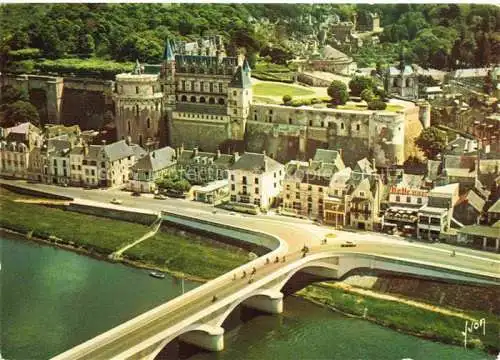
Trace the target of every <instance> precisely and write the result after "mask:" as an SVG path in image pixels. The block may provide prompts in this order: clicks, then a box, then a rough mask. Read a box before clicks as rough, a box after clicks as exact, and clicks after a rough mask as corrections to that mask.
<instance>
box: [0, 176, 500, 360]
mask: <svg viewBox="0 0 500 360" xmlns="http://www.w3.org/2000/svg"><path fill="white" fill-rule="evenodd" d="M0 182H4V183H10V184H24V186H27V187H29V188H32V189H35V190H41V191H47V192H51V193H57V194H59V195H66V196H70V197H74V198H81V199H85V200H91V201H98V202H100V203H102V204H106V205H108V206H112V205H109V201H110V200H111V199H113V198H118V199H120V200H123V206H127V207H134V208H137V209H147V210H153V211H160V210H166V211H171V212H174V213H178V214H182V215H188V216H194V217H196V218H199V219H203V220H209V221H216V222H219V223H224V224H228V225H234V226H241V227H245V228H250V229H254V230H257V231H262V232H266V233H269V234H272V235H275V236H278V237H280V238H281V239H282V240H284V241H285V242H286V244H287V245H288V249H287V254H286V263H285V264H283V263H273V262H271V264H266V262H265V256H264V257H263V258H261V259H259V260H258V261H259V264H260V265H258V266H257V273H256V275H255V276H254V278H255V280H254V281H255V282H257V281H258V280H259V279H261V278H263V277H266V276H268V275H269V274H271V273H272V272H276V271H277V270H279V269H280V268H282V267H284V266H286V265H288V264H290V263H292V262H294V261H297V260H299V259H300V258H301V256H302V255H301V252H300V249H301V248H302V247H303V246H304V245H307V246H308V247H309V248H310V249H311V252H312V253H316V252H324V251H327V250H328V251H342V252H361V253H367V254H374V255H383V256H391V257H398V258H405V259H408V260H413V261H420V262H425V263H431V264H438V265H441V266H445V267H446V266H449V267H452V268H459V269H462V270H465V271H470V272H475V273H482V274H486V275H489V276H493V277H497V278H500V255H499V254H493V253H483V252H479V251H476V250H472V249H461V248H460V250H457V251H456V256H455V257H452V256H450V250H449V249H450V247H444V248H443V245H439V246H433V245H424V244H421V243H414V242H409V241H406V240H403V239H400V238H397V237H391V236H385V235H383V234H378V233H369V232H362V233H355V232H348V231H340V230H334V229H331V228H328V227H323V226H318V225H315V224H312V223H311V222H310V221H303V220H299V219H295V218H288V217H283V216H277V215H260V216H252V215H248V216H243V215H239V214H238V215H236V214H234V215H233V214H232V213H229V212H226V211H222V210H217V212H216V213H213V210H214V208H213V207H212V206H209V205H207V204H202V203H197V202H192V201H187V200H182V199H167V200H156V199H153V198H152V197H151V196H141V197H132V196H130V193H127V192H123V191H120V190H83V189H80V188H69V187H68V188H63V187H54V186H51V185H45V184H26V182H22V181H11V180H0ZM115 207H116V206H115ZM328 233H334V234H335V237H333V238H331V239H329V241H328V244H326V245H321V240H322V239H323V238H324V237H325V235H326V234H328ZM346 240H354V241H356V243H357V246H356V247H352V248H344V247H341V244H342V243H343V242H345V241H346ZM271 260H272V259H271ZM251 271H252V268H251V267H250V266H249V267H248V268H247V269H246V273H247V274H250V273H251ZM241 276H242V273H241V274H238V279H236V280H232V281H231V280H229V281H227V282H222V283H220V284H218V283H213V282H209V283H207V284H206V285H205V286H204V287H202V288H203V289H200V293H199V294H197V295H196V296H195V297H192V298H189V297H188V298H186V301H183V302H181V303H178V304H177V305H175V306H172V307H168V308H167V309H166V310H165V311H163V312H161V313H160V314H159V315H158V316H154V317H152V318H151V320H150V321H149V324H148V326H140V327H131V328H130V329H129V330H127V331H124V332H123V333H121V334H120V336H119V338H118V339H117V340H116V341H111V342H109V343H107V344H104V345H102V346H99V347H98V348H97V349H94V350H92V349H93V347H92V346H91V347H89V350H86V351H84V354H82V356H77V357H74V355H75V354H73V355H72V357H71V358H72V359H73V358H78V359H108V358H111V357H113V356H117V355H118V354H120V353H122V352H123V351H125V350H126V349H127V348H129V347H130V346H131V344H138V343H140V342H142V341H145V340H147V339H149V338H150V337H151V336H153V335H156V334H159V333H160V332H161V331H164V330H165V329H169V328H170V327H172V326H174V325H176V324H178V323H179V322H180V321H181V320H185V319H187V318H188V317H190V316H196V314H197V313H199V312H200V311H201V310H203V309H206V308H208V307H210V306H214V307H215V306H217V305H218V304H217V303H212V297H213V296H217V298H218V300H217V302H224V301H229V298H230V297H231V296H232V295H233V294H234V293H236V292H238V290H240V289H242V288H244V287H245V286H248V275H247V277H246V278H244V279H242V278H241ZM210 284H213V285H211V286H210ZM62 358H64V357H62ZM68 358H69V357H68Z"/></svg>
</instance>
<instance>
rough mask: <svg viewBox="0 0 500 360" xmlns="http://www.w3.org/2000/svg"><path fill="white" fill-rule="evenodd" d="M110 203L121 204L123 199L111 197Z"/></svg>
mask: <svg viewBox="0 0 500 360" xmlns="http://www.w3.org/2000/svg"><path fill="white" fill-rule="evenodd" d="M110 203H111V204H115V205H121V204H122V203H123V201H121V200H119V199H117V198H113V199H112V200H111V201H110Z"/></svg>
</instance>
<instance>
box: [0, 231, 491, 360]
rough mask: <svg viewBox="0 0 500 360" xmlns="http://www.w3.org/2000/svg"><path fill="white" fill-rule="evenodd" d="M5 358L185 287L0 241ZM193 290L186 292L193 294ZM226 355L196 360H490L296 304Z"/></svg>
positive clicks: (250, 326)
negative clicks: (410, 359)
mask: <svg viewBox="0 0 500 360" xmlns="http://www.w3.org/2000/svg"><path fill="white" fill-rule="evenodd" d="M0 246H1V247H0V250H1V265H2V268H1V292H0V295H1V314H0V315H1V318H0V319H1V326H0V331H1V345H0V349H1V354H2V356H3V358H4V359H8V360H12V359H19V360H24V359H30V360H31V359H47V358H49V357H51V356H53V355H56V354H58V353H60V352H62V351H64V350H66V349H68V348H71V347H72V346H75V345H77V344H79V343H81V342H83V341H85V340H88V339H90V338H91V337H93V336H96V335H98V334H99V333H101V332H103V331H106V330H107V329H109V328H111V327H113V326H116V325H118V324H120V323H122V322H124V321H126V320H128V319H131V318H132V317H134V316H135V315H138V314H140V313H142V312H144V311H146V310H148V309H150V308H152V307H154V306H156V305H158V304H161V303H163V302H165V301H166V300H168V299H171V298H173V297H175V296H177V295H179V294H180V293H181V292H182V290H181V284H180V282H178V281H176V280H174V279H172V278H169V277H167V278H165V279H164V280H158V279H155V278H152V277H150V276H148V274H147V271H145V270H139V269H134V268H131V267H127V266H124V265H121V264H112V263H108V262H105V261H99V260H96V259H92V258H89V257H86V256H82V255H78V254H75V253H73V252H69V251H65V250H61V249H57V248H53V247H50V246H45V245H38V244H36V243H32V242H28V241H25V240H22V239H20V240H19V239H15V238H14V237H13V236H12V235H10V234H2V233H0ZM195 286H196V284H195V283H191V282H187V281H186V282H185V289H186V290H188V289H191V288H193V287H195ZM225 344H226V350H225V351H223V352H221V353H217V354H216V353H203V352H200V353H195V354H190V357H189V359H190V360H212V359H221V360H222V359H224V360H225V359H227V360H233V359H238V360H240V359H241V360H245V359H258V360H266V359H273V360H275V359H276V360H289V359H342V360H349V359H381V360H382V359H388V360H389V359H391V360H392V359H403V358H405V357H406V358H412V359H415V360H417V359H443V360H445V359H450V360H451V359H453V360H455V359H464V360H468V359H471V360H472V359H491V357H488V356H487V355H486V354H484V353H482V352H479V351H470V350H467V351H465V350H463V349H462V348H460V347H457V346H449V345H443V344H439V343H433V342H431V341H426V340H422V339H418V338H416V337H412V336H408V335H404V334H400V333H398V332H395V331H393V330H389V329H385V328H383V327H380V326H378V325H375V324H372V323H369V322H367V321H363V320H358V319H352V318H348V317H345V316H342V315H339V314H336V313H333V312H332V311H330V310H328V309H325V308H322V307H320V306H316V305H314V304H312V303H309V302H307V301H304V300H301V299H298V298H294V297H289V298H287V299H286V301H285V312H284V313H283V314H282V315H279V316H264V315H258V316H255V315H253V316H251V317H249V318H248V319H246V320H245V321H241V320H237V321H236V323H235V324H233V325H232V328H231V329H230V330H229V331H228V332H227V333H226V336H225Z"/></svg>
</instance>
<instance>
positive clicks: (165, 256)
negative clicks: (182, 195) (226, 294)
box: [124, 232, 249, 279]
mask: <svg viewBox="0 0 500 360" xmlns="http://www.w3.org/2000/svg"><path fill="white" fill-rule="evenodd" d="M207 241H209V240H208V239H207ZM124 255H125V256H126V257H128V258H130V259H134V260H138V261H140V262H141V263H145V264H151V265H154V266H157V267H160V268H165V269H168V270H170V271H173V272H185V273H189V274H190V275H195V276H197V277H201V278H203V279H212V278H215V277H217V276H219V275H222V274H224V273H226V272H228V271H229V270H231V269H234V268H236V267H238V266H240V265H242V264H244V263H245V262H247V261H248V260H249V257H248V252H247V251H245V250H242V249H240V248H238V247H235V246H230V245H226V244H221V243H215V242H214V243H211V244H210V243H208V244H207V242H206V241H205V240H195V239H189V238H186V237H183V236H179V235H175V234H171V233H165V232H159V233H158V234H156V235H155V236H154V237H152V238H150V239H148V240H146V241H144V242H142V243H140V244H137V245H136V246H134V247H133V248H131V249H130V250H128V251H127V252H125V253H124Z"/></svg>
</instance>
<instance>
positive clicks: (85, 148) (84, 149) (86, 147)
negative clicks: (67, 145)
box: [83, 144, 89, 156]
mask: <svg viewBox="0 0 500 360" xmlns="http://www.w3.org/2000/svg"><path fill="white" fill-rule="evenodd" d="M88 154H89V146H88V145H87V144H85V145H83V155H84V156H87V155H88Z"/></svg>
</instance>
